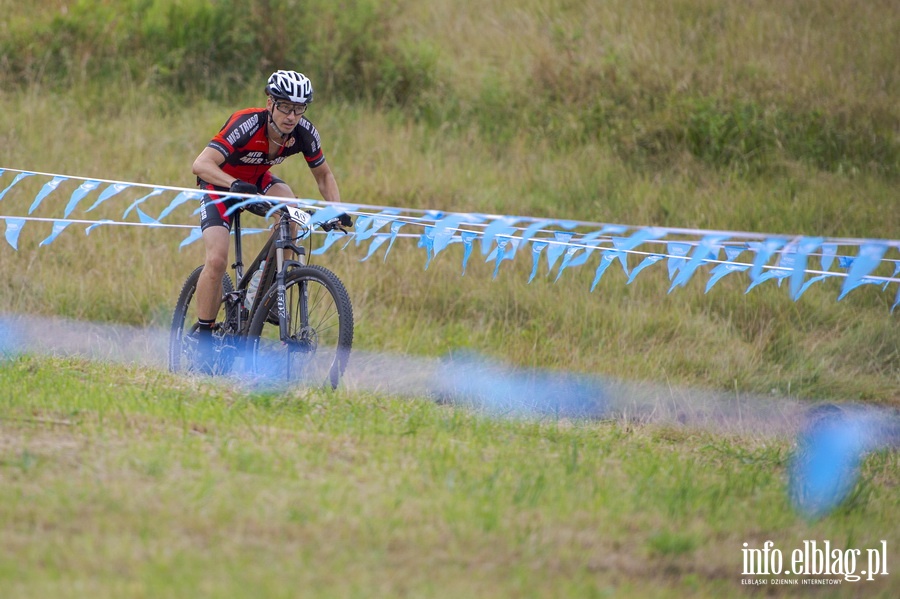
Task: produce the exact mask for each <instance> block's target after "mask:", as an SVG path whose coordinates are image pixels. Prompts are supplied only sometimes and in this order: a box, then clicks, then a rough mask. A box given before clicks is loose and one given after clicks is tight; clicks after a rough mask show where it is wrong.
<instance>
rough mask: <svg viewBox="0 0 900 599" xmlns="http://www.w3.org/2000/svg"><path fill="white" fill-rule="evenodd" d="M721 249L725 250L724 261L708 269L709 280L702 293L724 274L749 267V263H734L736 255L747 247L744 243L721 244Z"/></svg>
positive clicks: (741, 270)
mask: <svg viewBox="0 0 900 599" xmlns="http://www.w3.org/2000/svg"><path fill="white" fill-rule="evenodd" d="M723 249H724V250H725V260H726V263H724V264H719V265H718V266H716V267H715V268H713V269H712V270H711V271H710V273H709V274H710V277H709V281H708V282H707V283H706V291H705V292H704V293H709V290H710V289H712V288H713V285H715V284H716V283H718V282H719V281H720V280H721V279H722V277H724V276H725V275H727V274H730V273H733V272H743V271H745V270H747V269H748V268H750V265H749V264H734V262H735V261H736V260H737V258H738V256H740V255H741V254H742V253H743V252H744V250H746V249H747V246H746V245H726V246H723Z"/></svg>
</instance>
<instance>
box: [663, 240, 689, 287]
mask: <svg viewBox="0 0 900 599" xmlns="http://www.w3.org/2000/svg"><path fill="white" fill-rule="evenodd" d="M692 247H693V246H692V245H691V244H690V243H687V242H682V241H670V242H668V243H667V244H666V254H667V258H668V259H669V260H668V262H667V265H668V268H669V280H670V281H671V280H672V279H674V278H675V275H676V273H678V271H679V270H680V269H681V267H682V266H684V265H685V264H687V255H688V253H690V251H691V248H692Z"/></svg>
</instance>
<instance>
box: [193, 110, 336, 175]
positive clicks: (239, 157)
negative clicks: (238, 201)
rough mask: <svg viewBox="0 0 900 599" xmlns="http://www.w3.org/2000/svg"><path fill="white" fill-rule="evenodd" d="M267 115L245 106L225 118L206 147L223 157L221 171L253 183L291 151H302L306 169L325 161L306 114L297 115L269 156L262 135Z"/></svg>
mask: <svg viewBox="0 0 900 599" xmlns="http://www.w3.org/2000/svg"><path fill="white" fill-rule="evenodd" d="M270 118H271V116H270V115H269V112H268V110H266V109H265V108H245V109H244V110H239V111H237V112H235V113H234V114H232V115H231V116H230V117H229V118H228V121H227V122H226V123H225V126H224V127H222V129H221V130H220V131H219V133H218V134H216V136H215V137H213V138H212V141H210V142H209V144H208V147H210V148H213V149H215V150H218V151H219V152H221V153H222V155H223V156H225V163H224V164H222V170H223V171H225V172H226V173H228V174H229V175H231V176H232V177H236V178H238V179H241V180H242V181H247V182H249V183H256V182H257V181H258V180H260V178H261V177H262V176H263V175H264V174H265V173H266V172H268V170H269V169H270V168H272V167H273V166H275V165H276V164H281V163H282V162H283V161H284V159H285V158H287V157H288V156H292V155H294V154H300V153H302V154H303V156H304V158H306V162H307V164H309V167H310V168H315V167H317V166H319V165H321V164H322V163H324V162H325V154H323V153H322V142H321V140H320V138H319V132H318V131H317V130H316V128H315V126H314V125H313V124H312V123H311V122H309V121H308V120H306V117H301V119H300V122H299V123H297V126H296V127H294V130H293V131H291V134H290V135H289V136H288V137H287V139H286V140H285V142H284V146H283V147H281V148H279V149H278V153H277V154H276V156H275V157H274V158H270V157H269V140H268V138H267V137H266V127H267V126H268V124H269V119H270Z"/></svg>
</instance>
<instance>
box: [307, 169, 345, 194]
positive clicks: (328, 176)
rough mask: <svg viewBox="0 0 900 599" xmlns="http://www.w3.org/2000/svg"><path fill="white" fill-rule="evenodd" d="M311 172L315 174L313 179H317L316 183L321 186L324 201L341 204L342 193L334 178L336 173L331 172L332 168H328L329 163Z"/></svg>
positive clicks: (320, 191) (320, 190)
mask: <svg viewBox="0 0 900 599" xmlns="http://www.w3.org/2000/svg"><path fill="white" fill-rule="evenodd" d="M309 170H310V172H311V173H312V174H313V177H315V178H316V183H317V184H318V186H319V193H321V194H322V199H324V200H325V201H326V202H340V201H341V192H340V190H339V189H338V184H337V180H336V179H335V178H334V173H332V172H331V167H329V166H328V163H327V162H323V163H322V164H320V165H319V166H316V167H313V168H311V169H309Z"/></svg>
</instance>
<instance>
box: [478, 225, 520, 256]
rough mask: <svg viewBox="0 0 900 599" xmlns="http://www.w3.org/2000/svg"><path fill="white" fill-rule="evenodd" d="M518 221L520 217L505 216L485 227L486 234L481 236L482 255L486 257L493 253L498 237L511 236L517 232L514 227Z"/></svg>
mask: <svg viewBox="0 0 900 599" xmlns="http://www.w3.org/2000/svg"><path fill="white" fill-rule="evenodd" d="M518 221H519V218H518V217H513V216H503V217H500V218H498V219H496V220H494V221H493V222H491V223H490V224H489V225H488V226H487V227H485V229H484V232H483V233H482V234H481V253H482V254H483V255H485V256H487V255H488V254H489V253H491V249H492V246H493V243H494V238H495V237H496V236H497V235H510V234H511V233H513V232H515V230H516V228H515V226H513V225H515V224H516V222H518Z"/></svg>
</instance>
